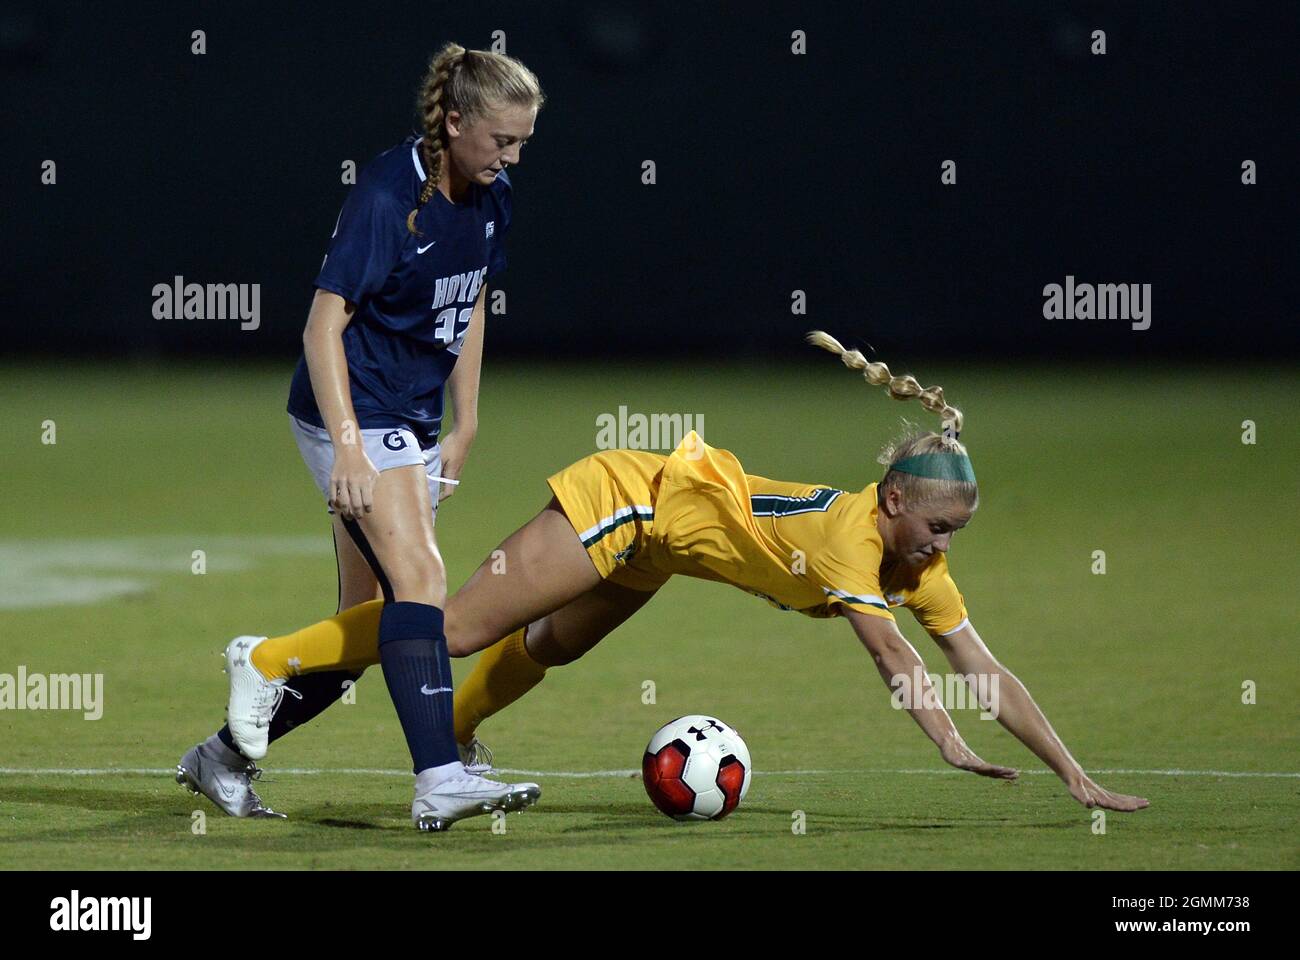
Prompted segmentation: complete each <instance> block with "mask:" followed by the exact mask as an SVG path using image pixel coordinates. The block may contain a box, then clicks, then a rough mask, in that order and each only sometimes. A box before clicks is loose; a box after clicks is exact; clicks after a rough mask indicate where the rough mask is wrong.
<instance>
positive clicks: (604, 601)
mask: <svg viewBox="0 0 1300 960" xmlns="http://www.w3.org/2000/svg"><path fill="white" fill-rule="evenodd" d="M654 595H655V591H653V590H632V589H630V588H628V587H624V586H620V585H619V584H617V583H610V582H609V581H608V580H604V581H601V582H600V583H598V584H597V585H596V586H595V587H593V588H592V589H590V590H588V591H587V592H586V593H584V594H583V595H582V596H580V597H577V598H575V599H573V600H570V601H569V602H568V603H566V604H565V605H564V606H562V607H560V609H558V610H555V611H553V612H552V613H548V614H547V615H546V616H544V617H542V618H541V619H540V620H538V621H536V622H535V623H532V624H529V626H528V633H527V634H526V636H525V638H524V643H525V645H526V646H527V648H528V655H529V656H530V657H532V658H533V659H534V660H536V661H537V662H538V663H540V664H541V665H542V666H545V667H559V666H563V665H564V664H566V663H572V662H573V661H574V660H577V659H578V658H579V657H581V656H582V655H583V654H585V653H586V652H587V651H588V650H590V649H591V648H592V647H594V646H595V645H596V644H598V643H600V641H601V640H604V639H605V638H606V637H607V636H609V635H610V634H611V633H613V632H614V630H616V629H617V628H618V627H620V626H622V624H623V623H624V622H625V621H626V620H627V619H628V618H629V617H631V616H632V614H634V613H636V612H637V611H638V610H640V609H641V608H642V607H644V606H645V605H646V604H647V603H648V602H649V600H650V598H651V597H653V596H654Z"/></svg>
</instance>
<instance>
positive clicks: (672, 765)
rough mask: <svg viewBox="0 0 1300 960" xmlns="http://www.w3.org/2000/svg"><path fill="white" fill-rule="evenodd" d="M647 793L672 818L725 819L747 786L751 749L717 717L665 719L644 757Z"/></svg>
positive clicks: (643, 774) (643, 772)
mask: <svg viewBox="0 0 1300 960" xmlns="http://www.w3.org/2000/svg"><path fill="white" fill-rule="evenodd" d="M641 773H642V780H643V781H644V783H645V792H646V793H648V794H649V795H650V799H651V800H652V801H653V802H654V805H655V806H656V807H658V808H659V809H660V810H661V811H662V812H664V813H666V814H668V816H670V817H672V818H673V819H674V820H721V819H722V818H723V817H725V816H726V815H727V814H729V813H731V811H732V810H735V809H736V807H737V806H738V805H739V804H740V801H741V800H742V799H744V796H745V793H746V792H747V791H748V790H749V778H750V774H751V768H750V765H749V748H748V747H747V746H745V741H744V740H742V739H740V734H738V733H737V732H736V731H735V730H732V729H731V727H729V726H727V725H726V724H725V723H723V722H722V721H721V720H718V719H717V718H716V717H705V716H701V715H699V714H692V715H691V716H689V717H679V718H678V719H676V720H674V721H672V722H671V723H666V724H664V725H663V726H662V727H660V728H659V731H658V732H657V733H656V734H655V735H654V736H653V737H651V738H650V743H649V744H648V745H647V746H646V748H645V757H644V758H643V759H642V761H641Z"/></svg>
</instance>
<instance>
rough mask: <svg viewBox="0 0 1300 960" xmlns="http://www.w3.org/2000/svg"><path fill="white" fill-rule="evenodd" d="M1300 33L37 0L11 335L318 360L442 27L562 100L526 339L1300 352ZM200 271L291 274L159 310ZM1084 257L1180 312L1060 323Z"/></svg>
mask: <svg viewBox="0 0 1300 960" xmlns="http://www.w3.org/2000/svg"><path fill="white" fill-rule="evenodd" d="M1298 23H1300V15H1298V14H1297V5H1296V4H1289V3H1288V4H1267V3H1265V4H1257V3H1240V2H1235V3H1220V4H1209V3H1154V2H1128V3H1046V2H1016V3H1010V2H994V3H988V4H974V3H958V2H923V3H914V2H908V3H905V4H864V5H859V4H826V5H821V6H818V7H808V6H805V5H801V4H793V3H789V4H778V3H763V2H747V3H721V4H714V3H708V4H684V3H683V4H676V3H673V4H651V3H622V2H581V0H573V2H562V3H531V4H528V3H491V2H473V3H469V2H463V3H456V4H450V3H427V2H426V3H414V2H396V3H370V4H360V3H356V2H351V3H346V4H333V3H302V4H292V3H273V4H271V3H268V4H252V3H223V4H215V3H212V4H209V3H205V4H186V3H175V4H157V5H155V4H91V3H86V4H53V5H51V4H47V3H35V2H18V3H8V4H5V5H4V6H3V7H0V80H2V82H3V91H4V92H3V101H4V117H5V120H4V129H5V135H4V137H5V145H4V150H3V151H2V152H0V178H2V183H3V189H4V201H3V206H4V230H3V249H2V250H0V293H2V294H3V311H2V312H0V316H3V321H2V322H3V325H4V342H5V345H6V346H5V349H6V352H7V353H10V354H15V353H27V352H38V353H51V352H53V353H57V354H72V353H86V352H93V353H132V354H143V355H151V354H163V355H198V356H202V355H209V354H214V353H228V354H237V355H243V356H262V357H268V358H278V357H282V356H292V355H293V354H296V353H297V351H298V349H299V345H300V340H299V337H300V334H301V330H302V325H303V322H304V321H305V318H306V313H307V307H308V304H309V301H310V296H311V281H312V279H313V277H314V276H315V272H316V270H317V268H318V266H319V264H320V260H321V257H322V255H323V253H324V249H325V245H326V241H327V240H328V237H329V234H330V231H331V229H332V227H333V223H334V220H335V217H336V215H337V213H338V209H339V206H340V205H341V203H342V201H343V199H344V196H345V193H346V190H347V187H346V186H345V185H343V184H342V183H341V182H340V171H341V166H340V165H341V164H342V162H343V161H345V160H348V159H351V160H355V161H356V162H357V164H358V166H360V165H364V163H365V162H366V161H367V160H369V159H370V158H371V157H373V156H374V155H375V154H376V153H378V152H380V151H381V150H383V149H385V148H387V147H389V146H391V145H392V144H394V143H395V142H397V141H398V140H400V138H401V137H402V136H403V135H404V134H405V133H406V132H407V131H408V129H409V128H410V127H411V125H412V123H413V122H414V112H413V106H414V95H415V90H416V87H417V85H418V82H419V79H420V77H421V75H422V74H423V71H424V69H425V65H426V63H427V59H428V57H429V56H430V55H431V54H432V52H433V51H434V50H435V49H436V48H437V47H438V46H439V45H440V44H441V43H442V42H443V41H444V40H447V39H454V40H456V41H458V42H460V43H462V44H465V45H466V46H471V47H480V48H484V47H488V46H489V45H490V43H491V40H492V36H491V35H492V31H493V30H504V31H505V34H506V40H507V52H509V53H510V54H512V55H514V56H517V57H519V58H520V59H522V60H523V61H524V62H525V63H527V64H528V65H529V66H530V67H531V68H532V69H533V70H534V71H535V72H536V73H537V74H538V75H539V77H540V79H541V81H542V84H543V86H544V88H545V90H546V92H547V94H548V96H549V103H548V105H547V106H546V108H545V109H544V110H543V111H542V113H541V115H540V116H539V118H538V121H537V127H536V135H535V138H534V140H533V142H532V143H530V144H529V145H528V146H527V147H526V148H525V150H524V156H523V163H522V165H521V166H520V167H519V168H518V169H517V170H512V171H511V173H512V179H513V180H514V183H515V208H516V218H515V223H514V227H513V229H512V233H511V236H510V243H509V255H510V267H509V270H508V272H507V273H506V274H504V275H503V277H502V278H501V281H502V282H501V286H502V287H503V288H504V289H505V290H506V292H507V295H508V301H507V302H508V310H507V313H506V315H505V316H503V317H499V318H495V319H493V320H492V322H491V323H490V324H489V331H490V333H489V337H490V341H489V343H490V349H491V350H492V351H494V352H495V353H497V354H503V353H516V354H520V355H526V356H527V355H539V354H541V353H545V355H547V356H559V355H564V354H602V355H611V354H616V353H618V354H623V353H625V352H626V351H628V350H629V349H634V350H635V351H636V352H637V354H638V355H639V356H651V355H664V356H670V355H706V354H707V355H710V356H712V355H715V354H717V353H718V352H720V351H724V350H725V351H727V352H728V353H741V354H758V355H762V354H772V355H789V354H790V353H791V352H792V351H797V350H798V349H799V348H798V346H797V336H798V334H799V333H801V332H802V331H803V330H806V329H808V328H809V327H812V326H821V327H826V328H827V329H831V330H833V331H836V332H837V333H839V334H842V335H844V336H845V338H846V339H856V340H859V341H861V340H865V341H867V342H869V343H871V344H872V345H874V346H875V347H877V348H878V349H880V350H881V351H882V353H883V352H884V351H885V348H886V347H889V348H893V349H891V351H890V355H896V354H897V353H898V352H899V351H901V352H902V353H904V354H905V355H906V356H909V357H915V356H918V355H926V354H936V355H942V354H952V353H955V352H958V351H960V352H961V353H962V354H966V353H988V354H993V355H998V356H1002V355H1012V354H1017V355H1040V356H1045V357H1072V356H1079V355H1093V356H1098V357H1101V356H1113V355H1117V354H1122V355H1125V356H1130V357H1131V356H1140V357H1174V356H1191V357H1200V358H1208V357H1212V356H1238V357H1248V356H1268V357H1279V356H1294V355H1295V352H1296V348H1297V346H1300V336H1298V335H1297V332H1296V321H1297V311H1296V308H1295V303H1296V300H1295V293H1294V286H1293V284H1294V273H1295V266H1294V264H1295V254H1296V252H1297V232H1298V231H1297V219H1296V216H1295V213H1296V204H1295V198H1296V182H1297V180H1296V177H1297V173H1300V170H1298V169H1297V166H1298V165H1297V163H1296V152H1297V151H1296V145H1297V142H1300V141H1298V140H1297V137H1296V117H1297V116H1300V110H1298V109H1297V107H1298V106H1300V102H1298V101H1297V99H1296V98H1295V96H1294V75H1295V74H1296V72H1297V54H1296V43H1297V39H1298V38H1300V31H1298V30H1297V24H1298ZM1096 28H1100V29H1104V30H1105V31H1106V36H1107V48H1108V52H1107V54H1106V55H1105V56H1094V55H1091V54H1090V53H1089V49H1088V48H1089V44H1090V42H1091V40H1090V37H1089V34H1090V32H1091V31H1092V30H1093V29H1096ZM194 29H203V30H205V31H206V34H207V53H206V55H203V56H195V55H192V54H191V53H190V44H191V39H190V34H191V31H192V30H194ZM795 29H801V30H804V31H805V32H806V34H807V46H808V52H807V54H806V55H804V56H795V55H793V54H792V53H791V50H790V44H791V39H790V35H791V31H792V30H795ZM46 159H53V160H55V161H56V162H57V164H58V183H57V185H55V186H42V185H41V183H40V173H41V163H42V161H43V160H46ZM647 159H649V160H654V161H655V163H656V165H657V177H658V182H657V183H656V184H655V185H653V186H646V185H643V184H642V183H641V164H642V161H644V160H647ZM947 159H952V160H955V161H956V162H957V165H958V166H957V184H956V185H955V186H943V185H941V183H940V179H939V175H940V164H941V162H942V161H944V160H947ZM1246 159H1251V160H1254V161H1255V162H1256V163H1257V165H1258V179H1259V183H1258V184H1257V185H1255V186H1244V185H1243V184H1242V183H1241V179H1240V178H1241V163H1242V161H1243V160H1246ZM176 274H181V275H183V276H184V277H185V279H186V280H187V281H194V282H199V283H209V282H212V283H259V284H261V298H262V299H261V312H262V326H261V329H260V330H258V331H256V332H251V333H250V332H241V331H240V330H239V324H238V321H188V322H187V321H183V320H155V319H154V318H153V317H152V315H151V310H152V302H153V298H152V293H151V291H152V288H153V285H154V284H156V283H160V282H161V283H165V282H170V281H171V278H172V277H173V276H175V275H176ZM1067 274H1073V275H1074V276H1075V277H1076V278H1077V279H1078V280H1079V281H1089V282H1113V283H1120V282H1133V283H1150V284H1152V286H1153V293H1152V306H1153V310H1152V326H1151V329H1150V330H1147V331H1144V332H1136V331H1132V330H1131V329H1130V325H1129V323H1128V322H1126V321H1123V320H1108V321H1102V320H1075V321H1048V320H1045V319H1044V318H1043V316H1042V304H1043V294H1042V289H1043V286H1044V285H1045V284H1048V283H1053V282H1055V283H1062V282H1064V279H1065V276H1066V275H1067ZM794 289H802V290H805V291H806V292H807V296H808V314H807V315H806V316H793V315H792V314H791V311H790V303H791V291H792V290H794Z"/></svg>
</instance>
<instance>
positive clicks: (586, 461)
mask: <svg viewBox="0 0 1300 960" xmlns="http://www.w3.org/2000/svg"><path fill="white" fill-rule="evenodd" d="M666 459H667V458H666V457H665V456H663V455H662V454H658V453H646V452H644V451H640V450H609V451H606V452H603V453H594V454H592V455H591V456H589V457H584V458H583V459H582V460H579V461H578V462H577V463H575V464H573V465H572V466H568V467H565V468H564V469H563V470H561V471H560V472H559V473H557V474H555V475H554V476H552V477H550V478H548V479H547V481H546V482H547V483H548V484H550V487H551V490H552V491H554V493H555V497H556V499H557V500H559V501H560V506H562V507H563V508H564V512H565V513H566V514H567V515H568V517H569V521H570V522H571V523H572V524H573V528H574V529H575V530H576V531H577V532H578V537H579V538H580V539H581V540H582V545H583V546H584V547H586V548H587V556H589V557H591V562H592V563H594V564H595V565H596V570H597V571H598V572H599V573H600V575H601V577H603V578H604V579H606V580H608V581H610V582H611V583H617V584H618V585H619V586H623V587H628V588H630V589H632V590H643V591H647V592H653V591H655V590H658V589H659V588H660V587H662V586H663V585H664V582H665V581H666V580H667V579H668V577H669V574H667V573H663V572H662V571H660V570H657V569H656V568H655V567H654V565H653V564H652V563H651V561H650V537H651V532H652V530H653V528H654V511H655V501H656V500H657V499H658V497H659V475H660V473H661V472H662V471H663V467H664V461H665V460H666Z"/></svg>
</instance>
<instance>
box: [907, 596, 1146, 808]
mask: <svg viewBox="0 0 1300 960" xmlns="http://www.w3.org/2000/svg"><path fill="white" fill-rule="evenodd" d="M932 636H934V641H935V643H937V644H938V645H939V649H940V650H942V651H943V653H944V656H946V657H947V658H948V662H949V663H950V664H952V668H953V670H954V671H956V672H957V673H959V674H961V675H963V676H970V675H971V674H974V675H975V676H976V677H981V676H982V677H983V678H984V679H983V681H982V685H983V687H984V691H985V692H986V693H987V694H988V699H989V700H990V701H991V702H989V703H981V704H980V706H981V707H983V708H984V709H985V710H987V711H988V712H990V713H992V714H993V716H995V717H996V718H997V721H998V723H1000V724H1002V726H1003V727H1005V728H1006V729H1007V730H1008V731H1010V732H1011V734H1012V735H1013V736H1015V738H1016V739H1017V740H1019V741H1020V742H1021V743H1023V744H1024V745H1025V746H1026V747H1028V748H1029V749H1030V750H1031V751H1033V753H1034V754H1036V755H1037V756H1038V757H1039V759H1041V760H1042V761H1043V762H1044V763H1046V764H1047V765H1048V766H1049V767H1051V768H1052V770H1053V771H1055V773H1056V775H1057V776H1058V777H1060V778H1061V779H1062V780H1063V781H1065V785H1066V786H1067V787H1068V788H1069V790H1070V795H1071V796H1073V797H1074V798H1075V799H1076V800H1078V801H1079V802H1080V803H1082V804H1083V805H1084V806H1085V807H1105V808H1106V809H1108V810H1122V811H1131V810H1140V809H1142V808H1143V807H1145V806H1147V805H1148V801H1147V800H1146V799H1145V798H1143V797H1131V796H1127V795H1125V794H1122V793H1112V792H1111V791H1109V790H1106V789H1105V788H1103V787H1102V786H1100V785H1099V784H1097V783H1096V782H1095V781H1094V780H1093V779H1092V778H1091V777H1089V776H1088V775H1087V774H1086V773H1085V772H1084V770H1083V767H1081V766H1080V765H1079V762H1078V761H1077V760H1075V759H1074V757H1072V756H1071V755H1070V751H1069V750H1067V749H1066V747H1065V744H1064V743H1063V742H1062V740H1061V738H1060V737H1059V736H1057V734H1056V731H1055V730H1053V729H1052V725H1051V724H1050V723H1048V722H1047V717H1046V716H1044V715H1043V711H1042V710H1040V709H1039V708H1038V704H1036V703H1034V698H1033V697H1031V696H1030V695H1029V691H1028V690H1027V689H1025V685H1024V684H1023V683H1021V682H1020V680H1019V679H1018V678H1017V677H1016V675H1015V674H1013V673H1012V672H1011V671H1010V670H1008V669H1007V668H1006V667H1004V666H1003V665H1002V664H1001V663H1000V662H998V659H997V658H996V657H994V656H993V654H992V653H991V652H990V651H989V648H988V647H987V646H985V645H984V641H983V640H981V639H980V635H979V634H978V633H976V632H975V628H974V627H973V626H972V625H971V624H970V621H969V620H967V621H965V623H964V625H963V626H961V627H960V629H957V630H954V631H952V632H951V633H948V634H947V635H939V634H932ZM978 686H979V684H977V689H978Z"/></svg>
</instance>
